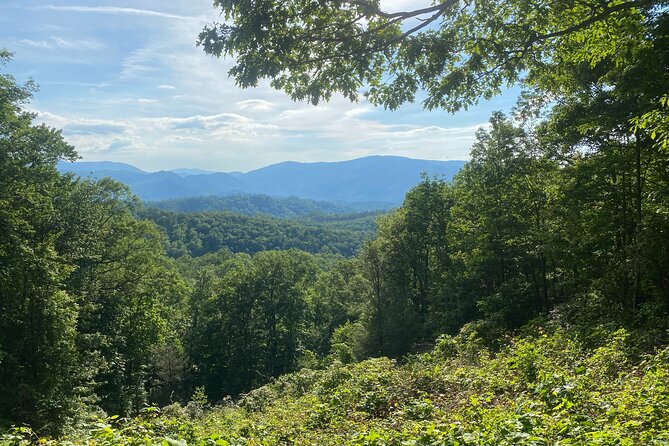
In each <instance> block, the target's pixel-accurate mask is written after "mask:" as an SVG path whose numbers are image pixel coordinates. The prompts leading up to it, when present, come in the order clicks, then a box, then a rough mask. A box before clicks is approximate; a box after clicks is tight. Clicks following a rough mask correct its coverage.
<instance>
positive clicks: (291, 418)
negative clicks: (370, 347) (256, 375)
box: [0, 329, 669, 446]
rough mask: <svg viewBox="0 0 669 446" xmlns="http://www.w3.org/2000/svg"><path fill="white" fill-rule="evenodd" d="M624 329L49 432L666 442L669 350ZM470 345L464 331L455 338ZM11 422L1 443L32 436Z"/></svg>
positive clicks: (299, 382)
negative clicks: (638, 354) (640, 352)
mask: <svg viewBox="0 0 669 446" xmlns="http://www.w3.org/2000/svg"><path fill="white" fill-rule="evenodd" d="M628 337H629V333H627V332H625V331H624V330H620V331H617V332H609V337H608V340H607V341H605V342H604V343H603V344H602V345H600V346H598V347H597V348H595V349H587V348H584V346H583V345H582V344H581V343H580V342H579V341H578V340H577V339H574V338H571V337H570V336H569V335H568V334H567V333H566V332H565V331H563V330H561V329H558V330H556V331H553V332H551V333H546V332H545V331H544V333H543V334H539V333H537V334H536V335H534V336H530V337H524V338H515V339H512V340H510V342H509V344H508V346H507V347H505V348H504V349H502V350H501V351H500V352H499V353H498V354H497V355H495V356H494V357H492V356H489V355H487V354H486V353H485V352H481V354H480V355H478V356H476V357H472V356H470V355H469V354H467V353H464V354H463V353H456V354H454V355H448V357H444V356H443V355H441V354H440V353H439V352H438V351H437V350H435V351H434V352H428V353H425V354H422V355H418V356H414V357H413V358H412V359H411V360H410V361H408V362H407V363H405V364H403V365H400V364H397V363H396V362H394V361H391V360H388V359H384V358H379V359H370V360H367V361H364V362H361V363H358V364H350V365H343V364H341V363H335V364H332V365H331V366H329V367H328V368H326V369H324V370H321V371H318V372H312V371H306V370H305V371H300V372H297V373H295V374H293V375H287V376H284V377H282V378H280V379H279V380H277V381H275V382H274V383H271V384H269V385H267V386H265V387H262V388H260V389H257V390H255V391H254V392H251V393H249V394H247V395H246V396H244V397H242V399H241V400H240V401H239V402H238V403H237V404H232V405H226V406H220V407H215V408H213V409H211V410H210V411H208V412H205V413H204V414H203V415H202V416H200V417H197V418H189V417H188V416H186V415H184V414H183V413H182V414H180V415H179V414H177V416H176V417H174V413H171V414H170V413H169V412H168V411H167V410H165V411H163V413H161V411H160V410H158V409H153V408H151V409H150V410H146V411H145V412H144V413H143V414H142V415H140V416H139V417H137V418H133V419H114V418H112V419H107V420H99V421H97V422H95V423H93V424H91V425H89V426H88V427H87V428H86V429H84V430H82V431H81V432H79V433H77V434H76V435H74V436H69V437H64V438H62V439H59V440H46V439H43V440H41V443H47V444H54V445H55V444H89V443H87V442H94V443H95V444H160V443H161V442H162V443H163V444H168V443H169V444H178V443H180V442H186V444H191V445H203V446H204V445H214V444H217V445H241V444H246V445H263V444H281V443H287V442H290V443H295V444H305V445H308V444H314V445H316V444H318V445H329V444H332V445H334V444H346V445H431V444H461V445H469V444H477V445H506V444H508V445H511V444H513V445H547V444H571V445H586V444H587V445H592V444H630V445H632V444H656V445H660V444H664V442H666V441H667V440H668V439H669V419H667V417H666V411H667V410H668V409H669V387H668V386H667V382H668V381H667V378H668V374H669V351H667V350H666V349H664V350H658V351H656V352H655V353H654V354H652V355H648V356H646V357H644V358H643V359H642V360H640V361H639V360H636V361H633V360H632V359H631V358H630V357H629V356H628V350H627V349H626V345H627V344H626V340H627V339H628ZM452 342H453V346H454V349H455V350H456V351H460V352H466V351H467V350H468V347H467V343H469V342H470V341H469V340H468V338H467V336H464V337H462V336H457V337H455V338H454V339H453V340H452ZM31 439H32V441H37V440H38V438H37V437H32V438H31V433H30V431H28V430H21V429H15V430H13V431H12V432H10V433H8V434H6V435H4V436H3V437H1V440H0V441H1V442H2V444H7V445H19V444H27V442H28V441H29V440H31Z"/></svg>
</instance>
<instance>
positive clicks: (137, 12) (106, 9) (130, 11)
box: [36, 5, 199, 20]
mask: <svg viewBox="0 0 669 446" xmlns="http://www.w3.org/2000/svg"><path fill="white" fill-rule="evenodd" d="M36 9H48V10H51V11H63V12H82V13H95V14H122V15H134V16H149V17H161V18H165V19H176V20H192V19H199V17H193V16H184V15H178V14H170V13H166V12H161V11H152V10H149V9H138V8H120V7H116V6H58V5H45V6H38V7H37V8H36Z"/></svg>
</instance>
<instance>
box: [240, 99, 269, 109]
mask: <svg viewBox="0 0 669 446" xmlns="http://www.w3.org/2000/svg"><path fill="white" fill-rule="evenodd" d="M237 107H239V108H240V109H241V110H250V111H269V110H272V109H273V108H274V103H272V102H270V101H266V100H264V99H247V100H245V101H239V102H237Z"/></svg>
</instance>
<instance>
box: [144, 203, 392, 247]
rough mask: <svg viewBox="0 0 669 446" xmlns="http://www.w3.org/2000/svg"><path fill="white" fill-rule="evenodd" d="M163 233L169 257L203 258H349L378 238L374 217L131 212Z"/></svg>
mask: <svg viewBox="0 0 669 446" xmlns="http://www.w3.org/2000/svg"><path fill="white" fill-rule="evenodd" d="M135 215H137V217H138V218H140V219H144V220H150V221H151V222H153V223H154V224H155V225H156V226H157V227H158V228H159V229H160V230H161V232H163V233H164V234H166V236H167V238H166V240H165V241H166V249H167V253H168V254H169V255H170V256H172V257H179V256H180V255H183V254H188V255H191V256H196V257H197V256H201V255H203V254H207V253H213V252H216V251H218V250H220V249H228V250H230V251H232V252H245V253H248V254H255V253H257V252H259V251H266V250H277V249H278V250H288V249H293V248H295V249H300V250H302V251H306V252H310V253H314V254H316V253H330V254H339V255H343V256H346V257H350V256H353V255H354V254H355V253H356V252H357V251H358V250H359V249H360V247H361V246H362V244H363V242H364V241H366V240H369V239H371V238H373V237H374V234H375V233H376V217H377V216H378V215H379V213H377V212H363V213H359V214H341V215H324V214H313V215H310V216H308V217H303V218H302V219H300V220H297V219H282V218H275V217H270V216H268V215H256V216H253V217H251V216H247V215H243V214H240V213H235V212H192V213H184V212H172V211H165V210H160V209H155V208H150V207H147V208H142V209H138V210H136V211H135Z"/></svg>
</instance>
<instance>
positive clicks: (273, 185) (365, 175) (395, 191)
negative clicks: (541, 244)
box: [242, 156, 465, 205]
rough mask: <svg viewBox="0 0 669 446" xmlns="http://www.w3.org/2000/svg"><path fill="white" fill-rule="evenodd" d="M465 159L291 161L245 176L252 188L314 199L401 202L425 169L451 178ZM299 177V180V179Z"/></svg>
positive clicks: (263, 191)
mask: <svg viewBox="0 0 669 446" xmlns="http://www.w3.org/2000/svg"><path fill="white" fill-rule="evenodd" d="M464 163H465V162H464V161H430V160H418V159H412V158H403V157H398V156H369V157H365V158H358V159H354V160H350V161H340V162H333V163H323V162H322V163H297V162H293V161H288V162H284V163H279V164H274V165H271V166H267V167H263V168H261V169H258V170H253V171H251V172H248V173H247V174H245V175H244V176H243V177H242V179H243V180H244V181H246V182H247V184H249V185H251V191H252V192H257V193H268V192H267V191H272V190H273V191H275V195H281V196H296V197H300V198H309V199H312V200H327V201H341V202H345V203H355V202H364V201H376V202H387V203H393V204H396V205H398V204H400V203H401V202H402V200H403V199H404V195H405V194H406V193H407V191H408V190H409V189H411V188H412V187H413V186H415V185H416V184H418V183H419V182H420V175H421V173H422V172H425V173H427V174H428V175H430V176H434V175H439V176H443V177H444V178H445V179H446V180H450V179H451V178H453V175H455V174H456V173H457V172H458V171H459V170H460V169H461V168H462V166H463V165H464ZM296 179H299V180H296Z"/></svg>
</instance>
